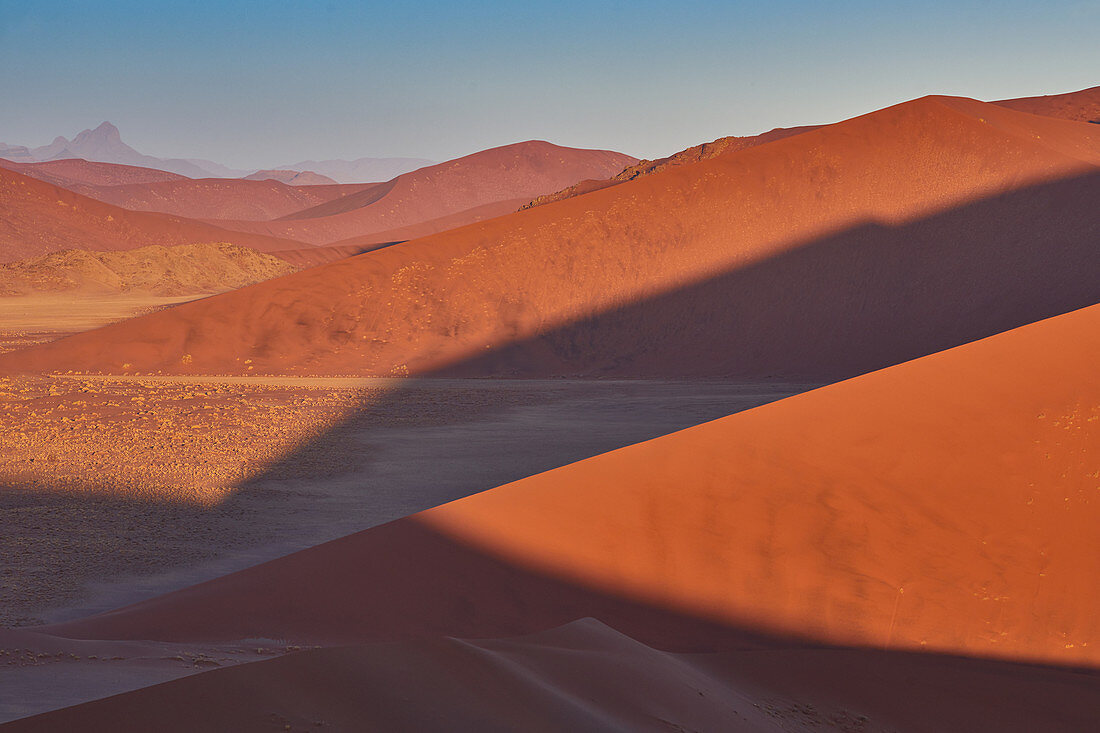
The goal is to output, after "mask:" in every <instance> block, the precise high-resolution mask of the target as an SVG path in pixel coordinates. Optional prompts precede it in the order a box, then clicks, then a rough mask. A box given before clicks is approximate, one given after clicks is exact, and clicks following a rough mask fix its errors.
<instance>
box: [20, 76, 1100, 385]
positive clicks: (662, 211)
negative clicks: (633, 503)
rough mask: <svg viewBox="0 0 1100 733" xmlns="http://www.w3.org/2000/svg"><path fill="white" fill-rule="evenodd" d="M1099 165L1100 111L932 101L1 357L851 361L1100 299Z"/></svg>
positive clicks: (310, 362)
mask: <svg viewBox="0 0 1100 733" xmlns="http://www.w3.org/2000/svg"><path fill="white" fill-rule="evenodd" d="M1098 170H1100V126H1096V125H1089V124H1084V123H1078V122H1068V121H1064V120H1057V119H1052V118H1047V117H1038V116H1034V115H1029V114H1024V113H1020V112H1014V111H1012V110H1007V109H1004V108H1002V107H998V106H996V105H991V104H985V103H982V102H976V101H974V100H969V99H962V98H951V97H926V98H922V99H919V100H916V101H913V102H908V103H905V104H901V105H897V106H895V107H891V108H888V109H885V110H880V111H878V112H874V113H871V114H868V115H864V116H862V117H858V118H854V119H852V120H848V121H845V122H842V123H837V124H835V125H830V126H827V127H823V128H820V129H818V130H814V131H811V132H805V133H802V134H800V135H797V136H794V137H789V138H787V139H784V140H779V141H775V142H771V143H769V144H767V145H761V146H758V147H754V148H750V149H747V150H742V151H739V152H737V153H734V154H731V155H723V156H719V157H717V158H714V159H711V160H704V161H700V162H697V163H691V164H688V165H683V166H679V167H675V168H670V169H668V170H665V171H663V172H661V173H657V174H654V175H649V176H644V177H640V178H638V179H635V180H633V181H630V182H627V183H623V184H621V185H619V186H615V187H613V188H609V189H605V190H602V191H595V192H593V193H589V194H586V195H584V196H580V197H577V198H574V199H569V200H565V201H560V202H557V203H553V204H548V205H546V206H539V207H537V208H534V209H530V210H527V211H523V212H519V213H515V214H511V215H508V216H503V217H498V218H496V219H492V220H489V221H486V222H482V223H479V224H474V225H470V226H466V227H462V228H459V229H454V230H451V231H448V232H444V233H442V234H437V235H433V236H429V237H425V238H423V239H419V240H415V241H411V242H407V243H405V244H401V245H399V246H395V247H389V248H386V249H382V250H380V251H376V252H372V253H369V254H366V255H363V256H360V257H355V258H352V259H350V260H344V261H341V262H335V263H332V264H329V265H323V266H321V267H316V268H313V269H311V270H308V271H305V272H302V273H299V274H296V275H292V276H290V277H286V278H281V279H280V280H278V281H277V282H272V283H268V284H260V285H258V286H255V287H251V288H247V289H245V290H242V291H239V292H234V293H227V294H225V295H221V296H217V297H213V298H208V299H205V300H202V301H199V302H195V303H190V304H187V305H183V306H180V307H178V308H174V309H172V310H171V311H169V312H164V313H160V314H156V315H153V316H149V317H145V318H140V319H134V320H132V321H128V322H126V323H123V324H117V325H114V326H110V327H107V328H104V329H100V330H98V331H94V332H89V333H87V334H82V335H79V336H74V337H72V338H69V339H65V340H62V341H58V342H55V343H53V344H49V345H45V346H42V347H36V348H32V349H27V350H24V351H21V352H19V353H17V354H9V355H5V356H3V357H0V369H3V370H6V371H9V372H10V371H20V370H26V371H35V370H56V369H60V370H65V369H72V370H82V371H103V372H112V373H120V372H133V371H140V372H152V371H158V370H159V371H166V372H190V373H243V372H244V371H246V367H245V364H246V360H249V359H251V364H250V366H252V367H253V372H252V373H312V374H355V375H386V374H390V373H406V372H407V373H412V374H418V373H428V372H432V371H433V370H434V371H438V370H443V373H458V374H519V375H553V374H609V375H627V376H638V375H641V376H675V375H684V376H711V375H727V376H737V377H743V378H752V379H756V378H768V377H777V376H783V377H790V378H794V379H800V380H823V381H824V380H833V379H837V378H842V377H845V376H851V375H854V374H858V373H861V372H865V371H870V370H873V369H876V368H881V367H883V366H886V365H889V364H893V363H897V362H899V361H903V360H905V359H910V358H915V357H918V356H921V355H923V354H927V353H930V352H933V351H937V350H941V349H944V348H949V347H951V346H954V345H957V344H960V343H965V342H968V341H972V340H974V339H977V338H981V337H984V336H987V335H990V334H992V333H997V332H1000V331H1003V330H1006V329H1009V328H1013V327H1015V326H1018V325H1022V324H1024V323H1028V322H1031V321H1034V320H1038V319H1040V318H1044V317H1048V316H1051V315H1055V314H1057V313H1062V312H1066V311H1068V310H1072V309H1074V308H1078V307H1082V306H1085V305H1089V304H1092V303H1095V302H1096V301H1097V300H1098V299H1100V283H1098V282H1097V281H1096V278H1095V272H1096V267H1097V254H1096V247H1095V242H1096V238H1097V236H1098V235H1100V217H1098V216H1097V213H1096V212H1097V208H1096V201H1097V200H1098V196H1100V176H1098V175H1097V172H1098ZM364 193H371V192H370V191H368V192H364ZM352 198H354V197H347V198H345V199H342V200H340V201H339V202H335V203H338V204H340V203H342V202H347V201H349V200H350V199H352ZM1040 243H1041V246H1040ZM187 354H189V355H190V360H189V362H188V363H183V361H181V360H182V358H183V356H184V355H187Z"/></svg>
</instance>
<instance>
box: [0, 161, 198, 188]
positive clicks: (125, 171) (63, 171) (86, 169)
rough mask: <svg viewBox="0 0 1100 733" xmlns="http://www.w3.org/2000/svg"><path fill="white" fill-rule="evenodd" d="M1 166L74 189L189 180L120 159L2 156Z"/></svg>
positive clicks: (176, 174) (175, 174)
mask: <svg viewBox="0 0 1100 733" xmlns="http://www.w3.org/2000/svg"><path fill="white" fill-rule="evenodd" d="M0 168H7V169H8V170H13V171H15V172H17V173H22V174H23V175H25V176H30V177H31V178H37V179H38V180H40V181H46V182H47V183H52V184H54V185H55V186H61V187H62V188H69V189H72V188H73V187H74V186H80V185H84V186H121V185H124V184H134V183H157V182H159V181H186V180H188V179H187V178H186V177H185V176H181V175H179V174H178V173H169V172H168V171H161V170H156V169H155V168H141V167H139V166H134V165H119V164H117V163H96V162H92V161H87V160H81V159H79V158H71V159H67V160H50V161H46V162H43V163H13V162H12V161H10V160H0Z"/></svg>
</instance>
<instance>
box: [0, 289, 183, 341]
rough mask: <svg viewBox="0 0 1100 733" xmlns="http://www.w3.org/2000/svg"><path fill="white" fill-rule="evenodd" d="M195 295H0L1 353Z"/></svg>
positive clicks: (129, 316) (145, 311)
mask: <svg viewBox="0 0 1100 733" xmlns="http://www.w3.org/2000/svg"><path fill="white" fill-rule="evenodd" d="M195 297H196V296H194V295H187V296H181V297H163V296H155V295H145V294H119V293H107V294H104V295H94V294H88V293H39V294H33V295H16V296H9V297H0V324H3V325H2V326H0V354H2V353H4V352H7V351H15V350H16V349H21V348H23V347H24V346H30V345H32V344H41V343H46V342H48V341H54V340H56V339H59V338H61V337H62V336H68V335H70V334H74V333H79V332H80V331H87V330H88V329H92V328H98V327H99V326H105V325H107V324H108V323H114V322H116V321H121V320H123V319H126V318H133V317H134V316H140V315H143V314H145V313H152V312H153V311H156V310H160V309H161V308H165V307H167V306H171V305H175V304H176V303H183V302H186V301H189V300H194V299H195Z"/></svg>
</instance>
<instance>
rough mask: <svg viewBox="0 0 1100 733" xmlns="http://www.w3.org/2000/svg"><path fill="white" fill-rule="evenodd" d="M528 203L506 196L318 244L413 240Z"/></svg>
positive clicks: (505, 212) (500, 213)
mask: <svg viewBox="0 0 1100 733" xmlns="http://www.w3.org/2000/svg"><path fill="white" fill-rule="evenodd" d="M525 203H527V199H525V198H518V199H507V200H505V201H494V202H492V203H491V204H483V205H482V206H475V207H474V208H472V209H467V210H466V211H460V212H458V213H457V214H448V215H447V216H441V217H439V218H438V219H429V220H427V221H422V222H418V223H416V224H410V225H409V226H407V227H399V228H397V229H387V230H385V231H382V232H375V233H374V234H364V235H362V236H358V237H350V238H348V239H343V240H341V241H339V242H334V243H333V244H326V245H322V246H321V247H318V249H322V248H323V247H340V246H357V247H366V246H371V245H377V244H382V243H386V242H406V241H408V240H410V239H418V238H420V237H428V236H431V235H432V234H438V233H440V232H445V231H448V230H450V229H457V228H458V227H461V226H466V225H467V224H474V223H477V222H480V221H486V220H488V219H494V218H496V217H498V216H504V215H505V214H511V213H513V212H514V211H516V210H517V209H519V208H520V207H521V206H523V205H524V204H525Z"/></svg>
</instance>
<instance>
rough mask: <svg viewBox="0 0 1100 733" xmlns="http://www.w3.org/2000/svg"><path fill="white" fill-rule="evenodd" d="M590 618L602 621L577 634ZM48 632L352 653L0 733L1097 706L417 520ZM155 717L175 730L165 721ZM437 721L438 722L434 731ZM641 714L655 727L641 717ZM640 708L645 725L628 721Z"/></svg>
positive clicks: (1083, 683)
mask: <svg viewBox="0 0 1100 733" xmlns="http://www.w3.org/2000/svg"><path fill="white" fill-rule="evenodd" d="M588 617H593V618H595V619H598V620H599V622H600V623H593V622H590V621H589V622H580V623H579V624H578V623H575V622H577V620H578V619H585V618H588ZM567 624H568V625H570V626H567V627H566V628H565V629H557V630H555V631H548V630H550V629H555V628H556V627H559V626H565V625H567ZM603 624H606V626H607V627H610V629H608V628H605V627H604V626H603ZM612 630H614V631H612ZM45 631H48V632H52V633H56V634H60V635H63V636H69V637H76V638H110V639H117V638H126V639H148V638H157V639H171V640H179V641H189V640H198V639H202V640H211V638H212V636H213V637H215V640H217V639H238V638H242V637H243V638H252V637H256V636H260V637H274V638H278V639H284V640H288V641H297V642H306V643H317V644H322V645H326V646H341V645H347V644H366V646H358V647H345V648H343V649H340V650H337V649H326V650H317V651H311V652H306V653H304V654H301V655H298V654H296V655H291V656H288V657H284V658H282V659H280V660H274V661H271V662H259V663H253V664H247V665H243V666H240V667H234V668H231V669H228V670H218V671H215V672H211V673H207V674H203V675H199V676H196V677H191V678H187V679H184V680H178V681H176V682H171V683H167V684H164V685H157V686H155V687H151V688H145V689H143V690H139V691H136V692H134V693H128V694H125V695H122V696H119V697H113V698H107V699H105V700H100V701H95V702H92V703H87V704H84V705H81V706H78V707H74V708H68V709H65V710H62V711H58V712H56V713H47V714H45V715H42V716H36V717H33V718H28V719H25V720H23V721H16V722H15V723H12V724H9V725H10V728H9V727H8V726H5V727H4V729H5V730H9V729H10V730H12V731H23V730H26V731H35V730H57V729H58V727H57V726H59V725H62V724H63V723H64V722H65V721H74V722H79V723H80V727H81V729H84V730H112V731H114V730H135V731H136V730H144V729H148V727H149V726H153V727H157V728H158V729H161V730H177V729H178V730H194V729H198V728H210V729H213V728H219V729H220V728H225V729H228V728H232V729H234V730H241V731H251V730H266V729H267V728H266V727H265V726H268V725H270V724H271V720H272V716H275V717H276V718H278V719H279V722H280V724H283V722H284V721H285V723H286V724H287V725H291V724H293V725H303V726H308V725H309V724H310V723H312V722H313V721H317V720H324V721H329V722H330V723H334V722H342V723H344V724H347V725H350V726H351V727H352V728H353V729H357V728H358V727H361V726H363V725H364V724H365V723H366V722H368V721H369V722H377V723H378V724H384V727H387V726H388V727H387V729H400V730H424V729H437V728H440V727H441V726H442V725H443V724H442V719H445V720H446V721H447V722H446V725H445V726H444V727H446V729H448V730H498V729H499V730H513V729H517V727H518V728H524V727H525V724H524V723H523V721H525V720H526V721H529V722H530V721H535V720H537V721H539V723H538V726H536V727H537V728H538V729H545V730H651V729H652V730H666V729H668V728H665V727H663V726H664V725H665V724H684V723H689V722H690V723H693V725H694V726H697V727H693V728H691V729H696V730H731V729H732V730H777V731H778V730H787V729H788V728H787V727H786V726H787V725H790V724H796V725H803V726H811V727H814V728H816V727H817V726H822V727H824V729H836V730H849V731H862V730H894V729H897V730H929V731H932V730H935V731H948V730H950V731H979V730H990V731H992V730H997V731H1010V730H1011V731H1021V732H1022V731H1042V730H1049V731H1062V730H1074V729H1080V728H1079V726H1082V725H1087V724H1089V723H1090V722H1091V720H1092V719H1093V718H1092V716H1093V714H1094V713H1095V710H1096V709H1097V706H1098V705H1100V672H1097V671H1096V670H1089V669H1074V668H1071V667H1064V666H1055V665H1039V664H1022V663H1018V662H1013V661H1006V660H990V659H971V658H965V657H959V656H954V655H950V654H942V653H918V652H909V651H901V650H886V649H874V648H866V647H862V648H861V647H851V646H838V645H832V644H827V643H822V642H821V641H819V640H811V639H807V638H798V637H793V636H791V635H789V634H788V635H779V634H769V633H767V632H766V631H760V630H758V629H756V628H752V627H751V626H740V625H738V624H736V623H729V622H719V621H715V620H714V619H707V618H703V617H700V616H697V615H693V614H690V613H685V612H682V611H677V610H675V609H670V608H665V607H661V606H657V605H652V604H647V603H644V602H641V601H639V600H637V599H629V598H625V597H622V596H618V595H615V594H613V593H608V592H605V591H601V590H599V589H595V588H589V587H584V586H582V585H578V584H576V583H572V582H569V581H566V580H563V579H561V578H556V577H553V576H551V575H548V574H544V573H540V572H538V571H535V570H532V569H531V568H526V567H523V566H521V565H517V564H514V563H512V562H509V561H508V560H505V559H503V558H501V557H498V556H495V555H493V554H487V553H484V552H481V551H479V550H477V549H475V548H473V547H471V546H470V545H468V544H465V543H463V542H461V541H457V540H455V539H453V538H451V537H449V536H447V535H446V534H445V533H442V532H439V531H436V530H435V529H433V528H432V527H430V526H428V525H427V524H425V523H423V522H420V521H418V520H416V519H406V520H399V521H397V522H393V523H390V524H387V525H385V526H382V527H378V528H375V529H374V530H370V531H368V532H365V533H361V534H358V535H354V536H351V537H346V538H342V539H340V540H336V541H334V542H331V543H327V544H325V545H321V546H318V547H315V548H311V549H309V550H306V551H303V552H301V553H297V554H295V555H293V556H290V557H287V558H285V559H283V560H280V561H277V562H276V563H272V564H268V565H263V566H259V567H257V568H253V569H250V570H248V571H245V572H243V573H240V574H237V575H235V576H232V577H230V578H225V579H217V580H214V581H211V582H209V583H206V584H203V585H200V586H197V587H195V588H192V589H188V590H186V591H184V592H182V593H180V594H170V595H168V596H165V597H163V598H158V599H154V600H152V601H149V602H147V603H143V604H139V605H137V606H134V607H131V608H130V609H125V610H123V611H121V612H119V613H117V614H106V615H104V616H100V617H95V618H91V619H87V620H85V621H82V622H76V623H74V624H69V625H65V626H61V627H55V628H53V629H49V628H47V629H45ZM212 631H215V633H213V634H212V633H211V632H212ZM616 632H618V633H616ZM531 634H537V636H535V637H534V638H519V639H509V640H507V641H482V642H476V641H475V642H452V641H449V640H448V639H447V638H444V637H459V638H466V639H483V640H501V639H502V637H516V636H520V637H525V636H528V635H531ZM620 634H621V635H622V636H620ZM379 642H386V643H379ZM669 651H671V652H673V656H672V657H669V655H667V654H666V652H669ZM685 653H687V654H695V653H704V654H703V655H702V656H682V655H683V654H685ZM322 679H323V680H324V682H323V683H321V684H318V682H317V681H318V680H322ZM704 690H705V691H706V692H705V693H704V692H703V691H704ZM532 691H537V693H536V694H535V696H534V699H531V698H530V697H529V696H531V695H532ZM685 691H686V694H685ZM516 695H519V696H520V698H519V699H520V700H521V701H522V703H517V702H516V697H515V696H516ZM200 699H201V700H203V701H204V703H203V704H201V705H198V704H192V703H194V702H195V701H197V700H200ZM576 699H581V700H584V704H583V705H581V706H579V709H578V708H577V707H575V706H574V705H573V704H570V703H569V702H568V701H569V700H576ZM398 700H400V701H404V702H402V703H396V701H398ZM456 701H461V703H458V702H456ZM516 705H518V708H515V706H516ZM750 706H751V708H755V709H756V710H755V713H756V714H763V715H765V716H766V718H765V719H763V720H756V721H754V722H753V723H752V724H750V720H749V719H748V718H744V719H741V720H733V719H731V721H726V720H725V719H724V717H723V716H729V715H731V714H732V713H733V712H734V711H738V710H741V711H742V715H743V714H744V713H745V712H750V713H751V712H754V711H753V710H751V708H750ZM169 709H171V710H178V711H179V715H178V716H177V715H173V716H172V718H171V719H170V720H168V719H165V717H164V716H165V712H166V711H167V710H169ZM440 709H446V710H447V711H448V714H447V715H446V716H444V717H443V718H442V719H441V718H439V717H438V716H436V717H433V715H434V713H435V712H438V711H439V710H440ZM654 709H655V711H657V712H661V713H662V715H663V716H664V717H663V719H662V718H660V717H658V718H656V719H654V718H653V717H651V714H652V712H654ZM426 711H433V714H427V713H426ZM639 711H646V713H647V714H645V715H642V716H641V719H640V720H632V718H633V717H634V716H636V715H639ZM701 711H705V714H703V715H702V717H697V716H699V715H700V712H701ZM513 716H517V717H513ZM739 717H740V716H739ZM121 721H126V722H125V723H122V722H121ZM731 722H732V723H738V725H736V726H735V727H732V728H731V727H730V725H731ZM531 725H534V723H533V722H532V723H531ZM50 726H54V727H52V728H51V727H50ZM120 726H121V727H120ZM539 726H541V727H539ZM865 726H871V727H870V728H867V727H865ZM62 727H63V726H62Z"/></svg>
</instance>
